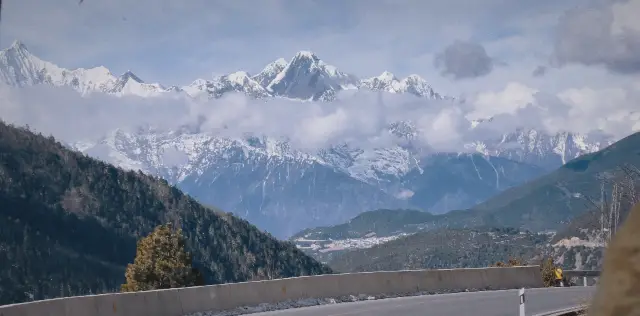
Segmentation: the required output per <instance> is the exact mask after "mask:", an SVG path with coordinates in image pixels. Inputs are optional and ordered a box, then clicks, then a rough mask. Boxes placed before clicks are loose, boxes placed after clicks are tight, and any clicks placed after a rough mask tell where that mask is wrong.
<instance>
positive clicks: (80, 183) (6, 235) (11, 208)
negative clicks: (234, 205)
mask: <svg viewBox="0 0 640 316" xmlns="http://www.w3.org/2000/svg"><path fill="white" fill-rule="evenodd" d="M166 222H172V223H174V224H177V225H179V226H181V227H182V229H183V230H184V235H185V237H186V238H187V240H188V242H187V245H188V248H189V251H190V252H191V253H192V254H193V257H194V262H195V264H196V266H197V267H198V268H199V269H200V270H201V271H202V273H203V274H204V277H205V280H206V282H207V283H209V284H211V283H222V282H235V281H245V280H253V279H266V278H279V277H289V276H298V275H311V274H320V273H329V272H331V271H330V269H329V268H328V267H326V266H323V265H321V264H320V263H318V262H316V261H315V260H313V259H312V258H310V257H309V256H307V255H305V254H304V253H302V252H301V251H300V250H298V249H296V247H295V246H294V245H292V244H290V243H285V242H281V241H278V240H276V239H275V238H273V237H272V236H270V235H268V234H265V233H263V232H261V231H259V230H258V229H257V228H256V227H254V226H252V225H251V224H249V223H248V222H246V221H244V220H241V219H238V218H236V217H234V216H232V215H230V214H227V213H224V212H221V211H219V210H215V209H212V208H209V207H205V206H202V205H201V204H199V203H198V202H196V201H195V200H193V199H192V198H190V197H189V196H186V195H185V194H183V193H182V192H181V191H180V190H178V189H176V188H174V187H172V186H170V185H168V184H167V182H166V181H164V180H161V179H157V178H153V177H150V176H146V175H144V174H142V173H139V172H125V171H123V170H121V169H118V168H116V167H114V166H111V165H109V164H106V163H103V162H100V161H97V160H95V159H92V158H88V157H86V156H84V155H83V154H80V153H77V152H73V151H70V150H68V149H67V148H65V147H63V146H62V145H61V144H60V143H58V142H56V141H55V140H54V139H53V138H52V137H49V138H46V137H43V136H41V135H36V134H34V133H32V132H30V131H28V130H26V129H23V128H16V127H13V126H10V125H7V124H5V123H2V122H0V304H6V303H11V302H21V301H27V300H31V299H42V298H48V297H57V296H67V295H77V294H84V293H91V292H104V291H114V290H117V289H118V288H119V286H120V284H122V283H123V280H124V267H125V266H126V265H127V264H128V263H130V262H132V261H133V258H134V255H135V247H136V240H137V239H138V238H139V237H141V236H144V235H146V234H148V233H149V232H151V231H152V230H153V229H154V227H156V226H157V225H159V224H163V223H166Z"/></svg>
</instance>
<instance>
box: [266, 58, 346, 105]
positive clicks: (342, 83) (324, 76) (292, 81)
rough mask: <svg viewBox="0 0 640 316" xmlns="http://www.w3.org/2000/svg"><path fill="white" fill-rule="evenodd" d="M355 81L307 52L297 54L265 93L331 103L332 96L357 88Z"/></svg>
mask: <svg viewBox="0 0 640 316" xmlns="http://www.w3.org/2000/svg"><path fill="white" fill-rule="evenodd" d="M357 85H358V79H357V78H356V77H355V76H353V75H349V74H346V73H343V72H341V71H339V70H338V69H337V68H336V67H334V66H331V65H329V64H327V63H325V62H324V61H322V60H321V59H320V58H319V57H318V56H317V55H316V54H314V53H313V52H310V51H300V52H298V53H296V54H295V56H293V58H292V59H291V61H290V62H289V63H288V64H287V66H286V67H285V68H284V69H283V70H282V71H280V73H278V75H276V77H275V78H274V79H273V81H272V82H271V83H270V84H269V85H268V86H267V90H268V91H270V92H272V93H273V94H274V95H277V96H284V97H288V98H295V99H303V100H324V101H327V100H331V99H332V98H333V97H334V95H335V92H337V91H340V90H345V89H354V88H357Z"/></svg>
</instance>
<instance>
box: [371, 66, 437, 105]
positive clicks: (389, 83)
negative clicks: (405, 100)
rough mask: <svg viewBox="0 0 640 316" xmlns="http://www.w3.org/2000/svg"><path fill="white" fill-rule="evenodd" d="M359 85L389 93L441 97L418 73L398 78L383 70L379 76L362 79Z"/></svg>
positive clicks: (431, 97) (432, 97)
mask: <svg viewBox="0 0 640 316" xmlns="http://www.w3.org/2000/svg"><path fill="white" fill-rule="evenodd" d="M361 87H364V88H367V89H370V90H373V91H387V92H391V93H407V92H408V93H411V94H414V95H416V96H419V97H426V98H430V99H439V100H441V99H443V97H442V96H441V95H440V94H438V93H437V92H435V91H433V88H431V86H430V85H429V84H427V82H426V81H425V80H424V79H422V78H421V77H420V76H418V75H410V76H408V77H407V78H404V79H402V80H398V78H397V77H396V76H395V75H394V74H392V73H390V72H388V71H385V72H383V73H382V74H381V75H380V76H377V77H373V78H369V79H364V80H362V82H361Z"/></svg>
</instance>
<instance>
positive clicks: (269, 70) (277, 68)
mask: <svg viewBox="0 0 640 316" xmlns="http://www.w3.org/2000/svg"><path fill="white" fill-rule="evenodd" d="M287 64H288V63H287V61H286V60H285V59H284V58H278V59H276V60H275V61H274V62H271V63H269V64H268V65H267V66H265V67H264V69H262V71H261V72H260V73H259V74H257V75H255V76H254V77H253V78H252V79H253V80H255V81H256V82H257V83H259V84H260V85H261V86H263V87H265V88H266V87H267V86H268V85H269V84H270V83H271V81H273V79H275V78H276V76H277V75H278V74H279V73H280V72H281V71H282V70H284V68H286V67H287Z"/></svg>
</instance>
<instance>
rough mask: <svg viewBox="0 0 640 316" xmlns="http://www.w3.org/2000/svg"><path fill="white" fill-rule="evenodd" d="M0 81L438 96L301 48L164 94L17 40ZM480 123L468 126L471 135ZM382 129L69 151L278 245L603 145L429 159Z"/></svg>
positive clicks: (316, 95)
mask: <svg viewBox="0 0 640 316" xmlns="http://www.w3.org/2000/svg"><path fill="white" fill-rule="evenodd" d="M0 80H1V81H2V82H4V83H7V84H10V85H12V86H14V87H22V86H26V85H36V84H50V85H54V86H72V87H74V88H75V89H76V90H78V91H79V92H80V93H83V94H91V93H93V92H101V93H111V94H116V95H137V96H140V97H152V96H157V95H162V94H164V93H167V92H175V93H182V92H184V93H187V94H188V95H191V96H192V97H195V98H201V97H203V98H218V97H220V96H222V95H224V94H225V93H227V92H231V91H235V92H242V93H245V94H247V95H249V96H251V97H254V98H268V97H285V98H292V99H300V100H320V101H330V100H332V99H333V97H334V96H335V93H336V92H338V91H340V90H345V89H371V90H375V91H387V92H391V93H411V94H413V95H416V96H417V97H423V98H432V99H441V98H446V97H442V96H441V95H439V94H438V93H436V92H435V91H434V90H433V89H432V88H431V87H430V86H429V85H428V84H427V83H426V81H425V80H423V79H422V78H420V77H418V76H416V75H412V76H409V77H407V78H405V79H403V80H398V79H397V78H395V76H393V75H392V74H390V73H384V74H383V75H381V76H378V77H375V78H371V79H367V80H363V81H359V80H358V79H357V78H356V77H355V76H353V75H350V74H347V73H344V72H341V71H339V70H338V69H337V68H336V67H333V66H331V65H329V64H327V63H325V62H324V61H322V60H320V59H319V58H318V57H317V56H316V55H315V54H313V53H310V52H305V51H302V52H299V53H297V54H296V55H295V56H294V57H293V58H292V59H291V60H290V61H289V62H287V61H286V60H284V59H278V60H276V61H274V62H272V63H270V64H269V65H267V66H266V67H265V68H264V69H263V70H262V71H261V72H260V73H258V74H257V75H253V76H252V75H250V74H249V73H247V72H244V71H239V72H235V73H232V74H228V75H224V76H220V77H218V78H214V79H212V80H202V79H199V80H196V81H194V82H193V83H192V84H190V85H188V86H185V87H182V88H177V87H169V88H165V87H163V86H162V85H160V84H146V83H144V82H143V81H142V80H141V79H140V78H138V77H137V76H136V75H135V74H134V73H132V72H130V71H127V72H126V73H125V74H123V75H122V76H119V77H116V76H114V75H112V74H111V73H110V72H109V70H108V69H106V68H104V67H97V68H91V69H82V68H80V69H75V70H67V69H64V68H61V67H58V66H56V65H54V64H52V63H49V62H46V61H42V60H40V59H39V58H37V57H35V56H33V55H32V54H30V53H29V52H28V50H27V49H26V47H24V45H22V44H20V43H19V42H16V43H14V44H13V45H12V46H11V47H10V48H8V49H6V50H3V51H1V52H0ZM490 122H491V121H490V120H487V121H485V122H482V123H477V122H476V123H473V122H470V128H472V127H473V126H476V125H477V124H490ZM389 132H390V133H391V134H392V135H395V136H396V137H398V138H400V139H402V140H403V144H404V145H402V146H389V147H387V148H373V149H370V148H367V149H362V148H354V147H352V146H348V145H345V144H341V145H334V146H331V147H329V148H325V149H322V150H319V151H318V152H301V151H297V150H294V149H292V148H290V146H289V145H288V143H287V142H285V141H282V140H276V139H273V138H270V137H262V138H256V137H247V138H240V139H228V138H223V137H218V136H216V135H210V134H205V133H201V132H199V131H197V130H193V129H190V128H187V127H184V128H183V129H178V130H171V131H164V130H155V129H153V128H149V127H144V128H142V127H141V128H139V129H137V130H132V131H125V130H117V131H114V132H112V133H111V134H109V135H106V136H105V137H104V138H103V139H100V140H87V141H84V142H78V143H75V144H70V146H72V147H74V148H76V149H77V150H80V151H82V152H84V153H87V154H89V155H91V156H94V157H97V158H100V159H103V160H105V161H108V162H111V163H114V164H116V165H118V166H121V167H123V168H127V169H133V170H137V169H140V170H142V171H144V172H147V173H150V174H155V175H159V176H162V177H164V178H165V179H167V180H168V181H169V182H171V183H174V184H176V185H178V186H179V187H181V188H182V189H184V190H185V191H186V192H188V193H189V194H191V195H193V196H195V197H197V198H199V199H200V200H201V201H203V202H204V203H207V204H211V205H216V206H218V207H221V208H223V209H225V210H229V211H233V212H235V213H236V214H238V215H240V216H243V217H245V218H247V219H249V220H250V221H251V222H253V223H254V224H257V225H258V226H259V227H261V228H263V229H267V230H269V231H270V232H271V233H273V234H275V235H276V236H279V237H283V236H286V235H287V234H290V233H293V232H295V231H299V230H301V229H303V228H306V227H310V226H318V225H332V224H336V223H338V222H341V221H344V220H345V219H348V218H350V217H353V216H354V215H356V214H358V213H360V212H362V211H366V210H372V209H376V208H395V207H414V208H419V209H429V210H432V211H437V212H442V211H447V210H450V209H452V208H461V207H467V206H470V204H472V203H475V202H477V201H480V200H483V199H485V198H487V197H488V195H490V194H493V193H495V192H497V191H499V190H503V189H504V188H506V187H509V186H512V185H517V184H519V183H522V182H524V181H526V180H528V179H530V178H531V177H534V176H537V175H539V172H541V171H540V170H538V169H536V167H540V168H541V169H543V170H550V169H552V168H555V167H558V166H559V165H560V164H561V163H562V162H564V161H567V160H569V159H571V158H574V157H576V156H578V155H580V154H584V153H588V152H592V151H595V150H597V149H599V148H601V147H602V146H604V145H606V144H607V141H606V140H597V139H592V138H588V137H585V136H580V135H572V134H558V135H553V136H549V135H543V134H541V133H537V132H536V131H515V132H514V133H510V134H507V135H505V136H504V137H502V138H501V139H496V140H480V139H479V140H477V141H475V142H471V143H470V144H468V146H469V147H470V148H472V149H473V150H474V151H477V152H478V153H481V154H482V155H475V156H468V155H466V156H465V155H459V154H457V153H453V154H450V155H445V156H439V157H435V156H434V153H429V152H424V151H423V150H422V149H420V148H419V146H413V145H412V141H413V140H414V139H415V138H416V136H417V135H420V134H421V131H419V130H418V129H417V127H416V125H415V124H414V123H413V122H410V121H406V122H396V123H394V124H391V126H389ZM491 156H495V157H491ZM441 179H445V180H441ZM434 188H437V189H434Z"/></svg>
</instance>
